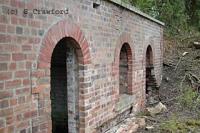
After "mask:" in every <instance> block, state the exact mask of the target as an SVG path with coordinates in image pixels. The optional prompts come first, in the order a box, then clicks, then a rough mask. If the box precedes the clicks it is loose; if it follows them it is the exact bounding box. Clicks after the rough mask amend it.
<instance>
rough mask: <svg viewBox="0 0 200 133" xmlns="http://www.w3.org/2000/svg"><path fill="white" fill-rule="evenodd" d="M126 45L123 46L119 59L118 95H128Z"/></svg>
mask: <svg viewBox="0 0 200 133" xmlns="http://www.w3.org/2000/svg"><path fill="white" fill-rule="evenodd" d="M128 47H129V46H128V44H126V43H125V44H123V46H122V48H121V51H120V59H119V94H128V80H129V79H128V78H129V77H128V74H129V73H128V69H129V67H130V66H129V63H128V60H129V59H128V49H127V48H128Z"/></svg>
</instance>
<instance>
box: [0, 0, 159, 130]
mask: <svg viewBox="0 0 200 133" xmlns="http://www.w3.org/2000/svg"><path fill="white" fill-rule="evenodd" d="M0 5H1V10H0V12H1V13H0V133H18V132H19V133H47V132H48V133H51V132H53V133H62V132H69V133H78V132H80V133H96V132H105V131H106V130H108V129H109V128H110V127H112V126H113V125H116V124H117V123H118V122H119V121H121V120H123V119H125V117H126V116H128V114H129V113H133V114H136V113H137V112H138V111H140V110H142V109H143V107H144V105H145V93H146V88H147V87H146V85H147V84H149V83H148V82H154V84H155V85H156V86H159V85H160V83H161V79H162V72H161V71H162V54H163V23H162V22H160V21H158V20H155V19H154V18H152V17H150V16H148V15H146V14H144V13H142V12H140V11H139V10H137V9H135V8H134V7H132V6H129V5H127V4H124V3H121V2H120V1H118V0H0ZM149 75H152V77H153V78H152V79H153V80H152V81H149V79H146V77H148V76H149Z"/></svg>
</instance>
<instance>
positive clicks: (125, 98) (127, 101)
mask: <svg viewBox="0 0 200 133" xmlns="http://www.w3.org/2000/svg"><path fill="white" fill-rule="evenodd" d="M133 104H134V96H133V95H128V94H121V95H120V97H119V101H118V103H117V104H116V106H115V111H116V112H117V113H122V112H124V111H126V110H127V109H130V108H131V106H133Z"/></svg>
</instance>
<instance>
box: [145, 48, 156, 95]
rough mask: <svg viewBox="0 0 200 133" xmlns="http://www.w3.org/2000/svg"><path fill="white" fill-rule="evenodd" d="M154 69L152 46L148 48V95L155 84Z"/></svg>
mask: <svg viewBox="0 0 200 133" xmlns="http://www.w3.org/2000/svg"><path fill="white" fill-rule="evenodd" d="M153 69H154V66H153V52H152V48H151V46H148V47H147V51H146V94H149V92H150V91H151V89H152V87H153V85H154V83H155V75H154V73H153Z"/></svg>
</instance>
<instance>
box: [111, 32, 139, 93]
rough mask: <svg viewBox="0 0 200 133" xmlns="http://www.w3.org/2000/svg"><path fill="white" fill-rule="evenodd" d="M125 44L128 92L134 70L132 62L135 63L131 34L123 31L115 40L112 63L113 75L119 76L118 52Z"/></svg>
mask: <svg viewBox="0 0 200 133" xmlns="http://www.w3.org/2000/svg"><path fill="white" fill-rule="evenodd" d="M124 44H126V49H127V56H128V64H129V66H130V67H129V68H128V90H129V93H132V92H133V83H132V81H133V71H134V66H135V65H134V63H135V54H134V53H135V52H134V51H133V50H135V48H134V45H133V41H132V39H131V36H130V35H129V34H126V33H123V34H122V35H121V36H120V37H119V40H118V41H117V46H116V49H115V54H114V55H115V56H114V63H113V75H114V76H116V77H117V78H119V61H120V52H121V49H122V47H123V45H124Z"/></svg>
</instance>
